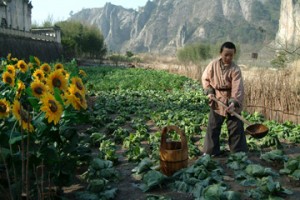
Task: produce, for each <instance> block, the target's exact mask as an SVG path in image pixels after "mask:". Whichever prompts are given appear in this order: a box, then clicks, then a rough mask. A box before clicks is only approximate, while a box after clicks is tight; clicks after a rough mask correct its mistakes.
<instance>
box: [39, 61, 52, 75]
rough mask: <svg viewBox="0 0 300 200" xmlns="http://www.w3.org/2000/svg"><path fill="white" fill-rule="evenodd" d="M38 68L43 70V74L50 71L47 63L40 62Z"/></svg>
mask: <svg viewBox="0 0 300 200" xmlns="http://www.w3.org/2000/svg"><path fill="white" fill-rule="evenodd" d="M40 69H41V70H43V71H44V73H45V74H49V73H50V72H51V67H50V65H49V64H48V63H44V64H42V66H41V67H40Z"/></svg>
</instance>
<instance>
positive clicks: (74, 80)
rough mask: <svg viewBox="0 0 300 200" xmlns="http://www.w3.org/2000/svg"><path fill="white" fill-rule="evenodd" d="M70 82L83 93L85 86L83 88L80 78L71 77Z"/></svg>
mask: <svg viewBox="0 0 300 200" xmlns="http://www.w3.org/2000/svg"><path fill="white" fill-rule="evenodd" d="M71 82H72V84H73V85H75V86H76V88H77V89H78V90H79V91H80V92H81V94H83V95H85V88H84V85H83V83H82V80H81V78H79V77H73V78H72V79H71Z"/></svg>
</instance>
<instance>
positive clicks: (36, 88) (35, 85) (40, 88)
mask: <svg viewBox="0 0 300 200" xmlns="http://www.w3.org/2000/svg"><path fill="white" fill-rule="evenodd" d="M30 87H31V89H32V93H33V95H34V96H35V97H37V98H41V97H42V96H43V95H44V94H45V93H46V92H47V87H46V85H45V84H44V83H42V82H41V81H39V80H36V81H33V82H32V83H31V84H30Z"/></svg>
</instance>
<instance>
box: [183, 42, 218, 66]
mask: <svg viewBox="0 0 300 200" xmlns="http://www.w3.org/2000/svg"><path fill="white" fill-rule="evenodd" d="M211 57H212V56H211V50H210V46H209V45H206V44H191V45H187V46H185V47H184V48H182V49H180V50H179V51H178V52H177V58H178V60H179V61H180V62H183V63H188V62H192V63H194V64H199V63H200V62H201V61H203V60H206V59H208V58H211Z"/></svg>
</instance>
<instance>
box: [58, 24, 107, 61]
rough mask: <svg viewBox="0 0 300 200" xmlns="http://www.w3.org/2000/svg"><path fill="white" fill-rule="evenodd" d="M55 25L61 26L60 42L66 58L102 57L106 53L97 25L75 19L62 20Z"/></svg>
mask: <svg viewBox="0 0 300 200" xmlns="http://www.w3.org/2000/svg"><path fill="white" fill-rule="evenodd" d="M55 25H57V26H59V27H60V28H61V43H62V46H63V48H64V56H65V57H66V58H72V57H88V58H102V57H103V56H104V55H105V54H106V45H105V43H104V37H103V35H102V33H101V32H100V31H99V30H98V29H97V27H94V26H87V25H83V24H81V23H80V22H75V21H62V22H58V23H56V24H55Z"/></svg>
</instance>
